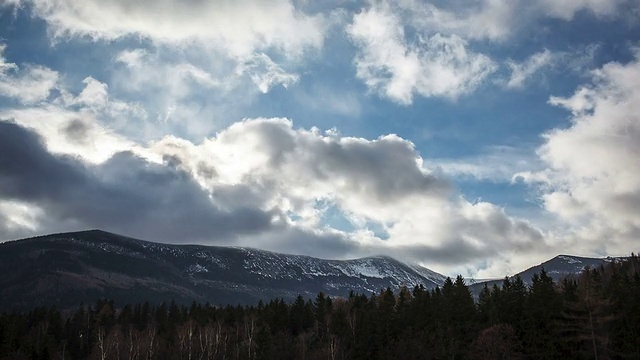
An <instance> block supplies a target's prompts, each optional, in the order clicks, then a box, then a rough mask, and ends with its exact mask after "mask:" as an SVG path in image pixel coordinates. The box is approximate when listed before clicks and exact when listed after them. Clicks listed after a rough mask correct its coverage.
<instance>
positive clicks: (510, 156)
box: [425, 145, 543, 183]
mask: <svg viewBox="0 0 640 360" xmlns="http://www.w3.org/2000/svg"><path fill="white" fill-rule="evenodd" d="M425 164H426V165H427V166H428V167H429V168H431V169H434V170H436V169H437V171H440V172H442V173H443V174H446V175H447V176H448V177H450V178H454V179H460V180H468V179H473V180H476V181H491V182H496V183H499V182H503V183H509V182H512V181H513V176H514V175H516V174H518V173H522V172H525V171H532V170H533V169H542V168H543V166H542V164H541V161H540V160H539V159H538V158H537V156H536V155H535V154H533V151H532V150H531V149H528V148H526V147H525V146H522V147H514V146H506V145H501V146H490V147H487V148H486V149H485V150H484V151H483V152H481V153H480V154H478V155H474V156H469V157H465V158H450V159H446V158H443V159H437V158H434V159H428V160H426V161H425Z"/></svg>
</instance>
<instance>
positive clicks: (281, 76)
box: [236, 53, 299, 94]
mask: <svg viewBox="0 0 640 360" xmlns="http://www.w3.org/2000/svg"><path fill="white" fill-rule="evenodd" d="M236 73H237V74H238V75H242V74H245V73H247V74H249V77H250V78H251V81H253V83H254V84H256V85H257V86H258V89H259V90H260V92H261V93H263V94H266V93H267V92H269V89H270V88H271V87H272V86H274V85H278V84H279V85H282V86H283V87H284V88H287V87H288V86H289V85H291V84H294V83H296V82H297V81H298V79H299V76H298V75H297V74H289V73H287V72H286V71H284V70H283V69H282V68H281V67H280V66H278V65H277V64H276V63H274V62H273V60H271V58H270V57H269V56H267V55H266V54H264V53H260V54H256V55H253V56H251V57H249V58H247V59H246V60H245V61H244V62H242V63H241V64H240V65H239V66H238V67H237V68H236Z"/></svg>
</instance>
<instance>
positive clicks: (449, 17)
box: [398, 0, 521, 41]
mask: <svg viewBox="0 0 640 360" xmlns="http://www.w3.org/2000/svg"><path fill="white" fill-rule="evenodd" d="M398 4H399V6H400V8H401V9H402V12H405V13H407V15H408V17H409V22H410V23H411V24H413V25H414V26H415V27H416V28H418V29H422V30H425V31H431V32H440V33H446V34H455V35H458V36H460V37H462V38H465V39H474V40H484V39H488V40H492V41H502V40H504V39H506V38H507V37H509V36H510V35H511V33H512V31H513V28H514V26H515V24H516V23H517V20H518V17H520V16H521V15H520V14H519V13H518V2H517V1H513V0H483V1H467V2H459V4H446V5H445V6H447V5H448V6H456V5H458V7H457V8H451V9H447V8H445V7H444V6H443V7H438V6H436V5H434V4H432V3H429V2H425V1H418V0H403V1H400V2H398Z"/></svg>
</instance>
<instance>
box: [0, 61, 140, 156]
mask: <svg viewBox="0 0 640 360" xmlns="http://www.w3.org/2000/svg"><path fill="white" fill-rule="evenodd" d="M46 70H47V71H52V70H49V69H46ZM83 84H84V85H85V86H84V88H83V89H82V90H81V91H80V92H79V93H78V94H77V95H74V94H72V93H70V92H69V91H68V90H67V89H66V88H65V87H64V86H62V85H57V86H56V94H55V95H51V96H49V98H48V99H47V100H48V101H46V102H42V103H37V104H27V105H30V106H21V107H14V108H11V107H8V108H4V109H0V120H8V119H11V120H12V121H13V122H15V123H17V124H19V125H21V126H24V127H27V128H30V129H32V130H33V131H35V132H37V133H38V134H39V135H40V136H42V137H43V138H44V139H45V142H46V146H47V149H48V151H50V152H53V153H58V154H67V155H73V156H76V157H80V158H82V159H83V160H84V161H88V162H92V163H100V162H103V161H106V160H107V159H108V158H110V157H111V156H112V155H113V154H114V153H116V152H119V151H123V150H132V149H134V148H135V145H134V142H133V141H131V140H129V139H127V138H126V137H125V136H123V135H121V134H118V133H117V132H116V131H115V130H114V129H124V128H127V127H128V126H129V125H130V123H129V121H130V120H139V119H144V118H145V117H146V112H145V111H144V109H143V108H142V107H141V106H140V105H139V104H137V103H128V102H124V101H121V100H118V99H114V98H112V97H111V96H110V95H109V93H108V86H107V85H106V84H104V83H102V82H100V81H98V80H96V79H94V78H91V77H87V78H85V79H84V80H83Z"/></svg>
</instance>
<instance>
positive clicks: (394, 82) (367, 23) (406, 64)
mask: <svg viewBox="0 0 640 360" xmlns="http://www.w3.org/2000/svg"><path fill="white" fill-rule="evenodd" d="M415 30H416V31H418V36H416V40H415V42H413V43H410V42H409V40H408V39H407V37H406V35H405V29H404V25H403V21H402V19H401V17H400V16H399V15H398V14H396V13H395V12H394V11H393V10H392V9H391V7H390V6H389V5H386V4H384V3H383V4H377V5H375V4H374V5H372V6H371V8H369V9H366V10H363V11H362V12H360V13H359V14H356V15H355V16H354V18H353V23H352V24H350V25H349V26H348V27H347V32H348V34H349V36H350V37H351V39H352V40H353V41H354V42H355V43H356V45H357V46H358V47H359V53H358V55H357V56H356V59H355V64H356V69H357V74H356V75H357V77H358V78H360V79H362V80H363V81H364V82H365V84H366V85H367V86H368V87H369V88H370V89H372V90H374V91H378V92H380V93H381V94H382V95H383V96H386V97H389V98H390V99H392V100H395V101H397V102H399V103H401V104H405V105H406V104H411V102H412V101H413V96H414V94H418V95H421V96H425V97H431V96H441V97H448V98H456V97H458V96H460V95H463V94H466V93H469V92H471V91H473V90H475V88H476V87H477V86H478V85H479V84H480V83H481V82H482V81H483V80H484V79H485V78H486V77H487V76H488V75H489V74H490V73H492V72H493V71H494V70H495V65H494V63H493V61H492V60H491V59H489V58H488V57H487V56H485V55H482V54H477V53H474V52H472V51H469V50H468V49H467V42H466V41H465V40H463V39H462V38H460V37H459V36H457V35H442V34H440V33H435V34H434V33H431V34H428V33H422V32H421V31H420V29H415Z"/></svg>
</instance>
